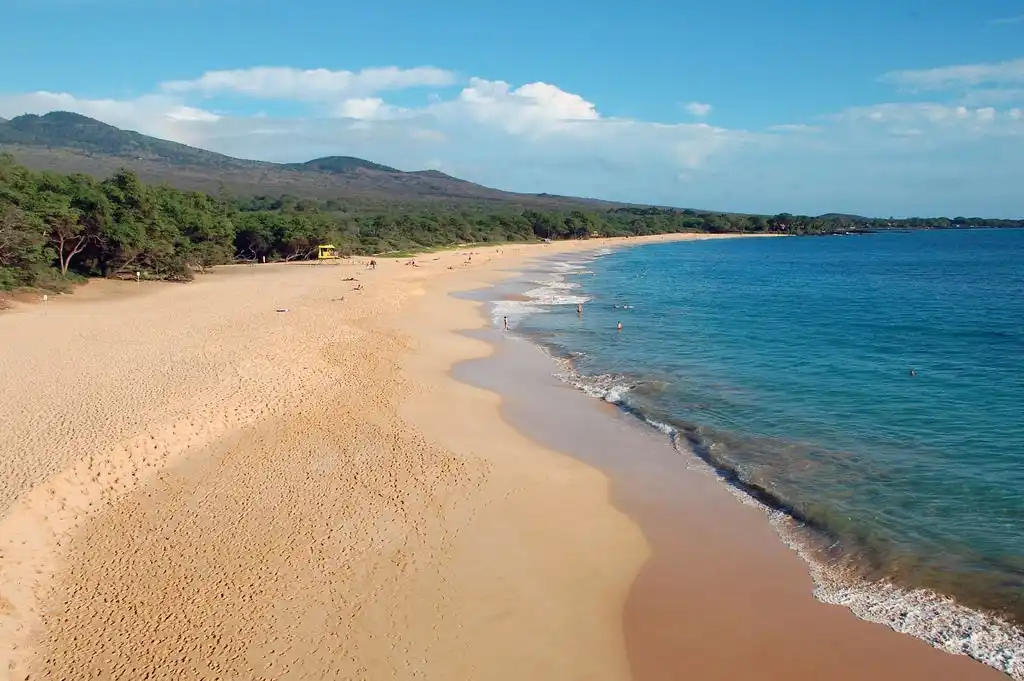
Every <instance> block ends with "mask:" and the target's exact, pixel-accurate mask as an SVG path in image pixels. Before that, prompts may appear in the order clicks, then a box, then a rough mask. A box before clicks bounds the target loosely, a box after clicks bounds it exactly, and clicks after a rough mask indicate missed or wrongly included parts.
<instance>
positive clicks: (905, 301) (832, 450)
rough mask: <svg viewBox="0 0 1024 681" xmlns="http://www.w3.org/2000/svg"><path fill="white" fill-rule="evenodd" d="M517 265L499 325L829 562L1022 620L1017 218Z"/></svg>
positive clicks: (1020, 236) (1023, 268)
mask: <svg viewBox="0 0 1024 681" xmlns="http://www.w3.org/2000/svg"><path fill="white" fill-rule="evenodd" d="M527 279H528V280H532V283H529V284H527V286H526V288H528V289H530V290H529V292H528V294H527V295H528V296H529V297H530V298H531V299H532V302H508V303H504V304H503V307H501V309H500V310H499V311H498V313H499V314H501V315H504V314H508V315H509V316H510V324H511V325H512V326H513V328H514V329H515V330H517V331H519V332H522V333H526V334H528V335H531V336H533V337H534V338H537V339H538V340H540V341H541V342H543V343H545V344H547V345H548V346H549V347H551V348H553V349H555V351H556V352H557V353H558V354H561V355H562V356H566V357H572V365H573V369H574V371H575V372H576V379H577V381H578V382H580V385H582V386H583V387H585V388H586V389H588V390H589V391H591V392H594V393H597V394H601V395H603V396H604V397H605V398H606V399H609V400H610V401H615V402H619V403H620V404H622V405H623V406H624V407H626V408H628V409H630V410H633V411H635V412H637V413H638V414H640V415H642V416H644V417H645V418H647V419H649V420H651V421H653V422H657V423H661V424H667V425H671V426H672V427H673V428H674V429H675V431H676V432H677V433H678V434H679V437H680V440H681V441H682V442H683V443H684V444H685V445H686V448H687V450H688V451H692V452H694V453H696V454H698V455H700V456H701V457H703V458H705V459H706V460H707V461H708V462H710V463H712V464H713V465H714V466H715V467H717V469H718V470H719V472H720V473H721V474H722V475H723V476H724V477H726V478H730V479H732V481H733V482H734V483H735V484H738V485H739V486H740V487H743V488H744V489H746V490H747V491H748V492H751V493H752V494H754V495H755V496H756V497H757V498H759V499H761V500H762V501H764V502H766V503H768V504H769V505H771V506H773V507H774V508H777V509H782V510H784V511H786V512H787V513H789V514H790V515H792V516H793V517H795V518H797V519H799V520H800V521H803V522H805V523H806V524H807V525H808V526H810V527H811V528H813V529H814V530H815V532H816V533H817V534H818V536H820V538H821V540H822V546H823V547H827V549H828V553H829V555H830V556H831V557H832V559H834V560H840V559H841V560H842V561H844V564H847V565H849V564H853V565H855V566H856V568H857V570H858V571H859V573H860V574H861V575H862V576H864V577H866V578H868V579H872V580H878V579H885V580H891V581H893V582H895V583H897V584H900V585H902V586H906V587H927V588H930V589H934V590H937V591H939V592H941V593H943V594H948V595H951V596H954V597H955V598H956V599H957V600H958V601H959V602H961V603H964V604H967V605H969V606H972V607H975V608H979V609H984V610H988V611H996V612H998V613H1000V614H1002V615H1003V616H1004V617H1006V618H1008V619H1010V620H1013V621H1016V622H1018V623H1022V622H1024V326H1022V325H1024V231H1021V230H977V231H927V232H915V233H903V234H877V235H866V236H845V237H808V238H788V239H737V240H719V241H702V242H682V243H681V242H677V243H666V244H657V245H650V246H643V247H637V248H629V249H621V250H616V251H613V252H611V253H606V254H603V255H601V256H600V257H597V258H594V257H592V256H590V257H587V258H577V259H576V260H574V261H562V262H560V263H559V262H556V263H552V264H551V266H550V267H547V268H542V270H541V271H537V272H533V273H530V274H529V275H527ZM580 301H586V302H585V304H584V308H583V314H582V315H578V314H577V312H576V307H575V303H576V302H580ZM618 322H621V323H622V325H623V328H622V330H621V331H617V330H616V324H617V323H618ZM911 370H913V371H914V372H915V373H916V375H912V373H911Z"/></svg>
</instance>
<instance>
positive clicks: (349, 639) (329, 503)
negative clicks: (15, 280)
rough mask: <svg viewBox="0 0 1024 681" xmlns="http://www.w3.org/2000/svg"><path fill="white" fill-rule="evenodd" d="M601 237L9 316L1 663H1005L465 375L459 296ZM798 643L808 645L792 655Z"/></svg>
mask: <svg viewBox="0 0 1024 681" xmlns="http://www.w3.org/2000/svg"><path fill="white" fill-rule="evenodd" d="M652 240H654V241H660V240H664V239H663V238H655V239H652ZM641 241H642V240H632V239H631V240H630V241H629V242H630V243H639V242H641ZM618 244H621V242H614V241H613V242H612V245H618ZM601 245H602V244H601V243H600V242H599V241H596V242H590V243H578V242H577V243H567V244H554V245H551V246H534V247H521V246H505V247H504V248H503V249H502V252H501V253H497V252H496V251H495V250H494V249H480V250H478V251H477V253H476V255H475V256H474V258H473V260H472V263H469V262H468V261H467V260H466V258H465V256H464V255H462V254H460V253H458V252H446V253H440V254H431V255H427V256H423V257H422V258H420V259H418V262H419V263H420V265H421V266H420V267H415V268H414V267H409V266H405V265H403V264H402V262H396V261H392V260H385V259H379V260H378V263H379V266H378V268H377V270H376V271H369V270H367V269H366V268H365V266H364V264H363V263H362V262H359V261H352V262H346V263H344V264H339V265H337V266H315V267H314V266H309V265H305V264H292V265H280V266H277V265H267V266H263V265H260V266H256V267H245V266H239V267H229V268H221V269H218V270H215V271H214V272H213V273H212V274H209V275H204V276H202V277H200V278H199V279H198V280H197V281H196V282H194V283H191V284H187V285H174V284H145V283H144V284H142V285H139V284H135V283H134V282H129V283H119V282H98V283H94V284H90V285H89V286H88V287H87V288H86V289H85V290H84V291H82V293H83V294H84V295H76V296H70V297H67V296H61V297H58V298H55V299H51V300H50V301H49V302H48V303H47V304H46V305H35V306H24V305H21V306H17V307H16V308H15V309H14V310H13V311H9V312H5V313H3V314H2V315H0V347H2V348H3V350H2V351H0V379H2V385H0V390H2V391H3V395H4V396H5V398H4V408H3V409H2V410H0V678H10V679H27V678H31V679H80V678H81V679H84V678H126V679H136V678H152V679H162V678H166V679H171V678H173V679H210V678H233V679H322V678H336V679H405V678H429V679H446V680H447V679H478V678H488V679H524V678H530V679H535V678H536V679H584V678H586V679H626V678H631V677H632V678H637V679H642V678H669V677H671V678H687V677H689V678H702V679H707V678H712V679H713V678H723V679H724V678H737V676H739V677H749V676H754V677H757V678H783V677H785V678H812V677H813V678H829V676H830V675H831V674H832V673H833V672H832V669H834V668H838V667H844V664H848V665H856V664H858V663H859V664H860V665H861V666H855V667H851V668H855V669H857V670H861V675H860V676H857V675H856V674H853V675H848V676H842V675H841V674H840V673H839V672H838V671H837V672H835V674H836V676H837V677H838V678H854V677H855V676H856V677H857V678H863V677H864V675H865V674H866V673H867V672H865V671H864V670H866V669H868V668H867V667H865V666H863V665H865V664H867V661H865V660H856V659H853V658H854V657H856V656H857V655H862V656H864V657H870V658H873V659H876V660H877V662H878V664H877V665H876V666H873V667H871V668H870V673H871V674H872V676H878V677H880V678H902V679H907V678H954V676H955V678H960V679H973V678H983V676H981V675H982V674H988V673H989V671H990V670H986V669H985V668H983V667H981V665H976V664H974V663H970V662H969V661H966V660H963V659H958V658H953V657H950V656H946V655H942V654H941V653H938V652H937V651H934V650H931V649H929V648H927V646H925V645H924V644H921V643H919V642H917V641H914V640H913V639H909V638H907V637H902V636H898V635H896V634H893V633H891V632H888V631H886V630H884V629H883V628H881V627H877V626H876V625H869V624H866V623H863V622H859V621H857V620H855V619H853V618H852V616H851V615H849V614H848V613H846V612H845V611H842V610H840V609H838V608H830V607H829V606H824V605H821V604H818V603H815V602H814V601H813V599H811V597H810V580H809V578H808V577H807V575H806V569H803V568H801V567H800V566H799V564H798V559H797V558H796V557H795V556H790V555H789V554H788V553H787V552H786V551H785V550H784V549H782V547H781V546H780V545H778V543H777V540H775V539H774V536H773V535H772V534H771V530H770V529H769V528H768V527H767V524H766V523H764V522H763V519H762V518H757V517H756V516H755V515H752V513H753V512H751V513H750V514H746V510H744V509H743V507H742V506H740V505H739V504H737V503H736V502H734V501H733V500H732V499H731V498H728V496H727V495H725V496H723V493H720V492H718V491H712V490H717V489H718V488H715V487H714V486H713V485H709V486H706V487H700V486H699V485H698V484H697V483H695V482H693V481H692V480H691V479H690V478H689V477H687V478H685V479H684V478H682V477H680V478H679V479H678V480H673V479H669V478H665V479H664V480H658V479H653V482H657V483H658V485H655V486H652V487H645V486H644V485H646V484H648V483H646V482H645V483H644V485H640V484H639V483H638V484H637V486H636V487H635V488H633V489H635V498H633V497H631V496H630V495H629V494H627V491H628V490H629V489H631V488H630V487H629V486H627V485H623V484H622V483H621V481H620V478H621V479H622V480H628V479H633V478H634V477H635V479H636V480H638V481H640V480H648V478H651V476H645V475H643V472H644V471H645V470H648V469H647V468H646V467H645V466H634V465H633V464H631V465H630V466H626V467H622V468H615V467H614V466H615V465H616V464H615V462H616V461H619V455H620V454H621V451H620V450H618V449H616V448H615V447H614V446H608V445H614V444H615V441H614V440H609V441H607V442H604V441H601V440H599V439H596V436H597V434H598V433H600V432H602V431H600V430H595V431H594V432H593V433H590V432H587V433H584V434H583V435H582V436H581V437H576V438H570V440H571V441H567V442H565V443H560V442H546V441H545V440H544V438H543V437H537V433H536V432H534V427H535V426H536V425H537V424H540V423H542V422H544V418H548V417H551V416H557V415H558V412H552V413H546V414H541V413H539V412H538V411H537V408H538V407H539V406H540V405H542V404H545V402H544V399H545V398H544V397H543V394H544V391H543V390H540V391H538V392H537V394H536V398H535V399H536V400H537V401H536V402H534V401H533V399H534V398H531V401H530V404H531V405H532V407H531V408H532V409H533V411H531V412H530V413H529V417H528V418H526V419H525V420H523V419H521V418H520V417H517V416H515V415H514V414H512V415H509V414H508V413H506V416H507V417H508V420H505V419H503V418H502V416H501V413H502V412H501V410H502V409H505V408H507V407H508V405H511V404H513V401H509V400H505V399H503V398H502V397H500V396H499V395H498V394H496V393H495V392H493V391H488V390H483V389H481V388H479V387H473V386H471V385H469V384H467V383H464V382H461V381H457V380H455V379H453V378H452V377H451V376H450V375H449V371H450V369H451V367H452V366H454V365H455V364H457V363H458V362H462V361H465V360H468V359H473V358H482V357H485V356H487V355H489V354H490V353H491V351H492V348H491V346H490V345H489V344H488V343H486V342H484V341H482V340H479V339H473V338H469V337H466V336H464V335H461V334H459V333H458V331H460V330H463V329H473V328H480V327H482V326H483V325H484V323H485V322H484V320H483V318H482V317H481V315H480V312H479V310H478V306H477V305H475V304H474V303H472V302H471V301H467V300H462V299H458V298H455V297H453V296H452V295H451V293H453V292H456V291H465V290H470V289H476V288H480V287H481V286H486V285H489V284H493V283H495V282H497V281H499V280H501V279H503V278H506V277H508V276H510V274H511V272H512V271H513V270H515V269H516V268H520V267H522V265H523V263H524V262H525V261H526V259H528V258H530V257H534V256H539V255H546V254H549V253H555V252H561V251H565V250H572V249H580V248H594V247H599V246H601ZM449 267H450V268H451V269H448V268H449ZM348 277H355V278H357V279H358V280H359V281H358V283H360V284H362V285H363V286H364V289H363V290H361V291H356V290H354V289H355V285H356V283H357V282H350V281H344V279H345V278H348ZM279 310H281V311H279ZM561 391H562V394H565V393H566V392H569V393H571V391H568V389H566V388H564V387H562V388H561ZM572 394H575V393H572ZM580 397H582V396H580ZM551 406H552V408H553V409H563V408H569V409H572V407H566V405H564V404H562V403H561V402H559V403H557V404H553V405H551ZM586 410H587V413H591V414H593V415H595V416H599V417H600V419H599V421H600V422H601V423H605V424H615V423H621V421H616V419H615V417H614V415H613V414H600V413H599V412H597V411H595V410H594V409H593V405H592V404H590V403H587V405H586ZM581 413H582V412H581ZM542 417H544V418H542ZM606 417H607V418H606ZM562 418H570V416H568V415H564V416H562ZM572 418H574V417H572ZM509 423H512V424H513V425H522V426H525V430H521V429H519V428H514V427H513V426H512V425H509ZM596 423H597V422H595V424H596ZM595 427H596V425H595ZM547 432H549V433H558V432H560V431H559V429H557V428H552V429H548V431H547ZM635 434H636V433H635V431H634V432H633V435H635ZM528 436H529V437H528ZM630 437H632V435H630ZM587 438H589V439H587ZM573 442H576V443H579V442H588V443H591V444H593V445H595V446H596V445H601V446H599V447H596V448H591V447H588V448H587V449H588V452H589V454H587V456H593V455H594V452H599V453H603V455H604V458H603V459H602V461H603V463H602V461H598V460H595V459H588V458H585V457H584V456H583V455H582V454H580V453H579V452H576V451H575V450H574V449H573ZM650 442H652V443H653V441H650ZM562 444H564V445H565V447H564V451H565V452H566V453H562V452H561V451H558V450H559V449H562V446H561V445H562ZM628 446H633V445H628ZM645 446H646V445H645ZM651 446H652V447H654V449H652V450H651V451H652V453H653V452H654V451H659V452H660V451H661V450H660V449H659V448H658V447H660V445H658V447H655V446H654V444H652V445H651ZM638 451H639V450H638ZM567 454H571V455H579V458H575V457H573V456H568V455H567ZM613 455H614V456H613ZM634 460H635V462H639V461H642V460H644V459H642V458H636V457H634ZM653 460H654V459H652V461H653ZM592 464H598V465H600V466H603V467H604V468H605V470H606V471H607V472H609V473H611V474H612V476H613V479H614V480H615V487H614V495H615V500H616V505H613V504H612V503H611V500H610V496H609V495H610V493H611V492H610V485H609V478H608V476H607V475H606V474H605V473H603V472H602V471H601V470H598V468H596V467H595V466H594V465H592ZM658 465H660V463H659V464H658ZM650 470H657V467H655V468H651V469H650ZM655 477H656V476H655ZM677 482H678V483H679V484H686V485H691V486H692V487H693V491H689V490H690V488H689V487H687V488H686V489H687V490H688V495H687V496H688V504H690V505H689V506H687V507H679V508H677V507H674V506H671V505H670V504H669V501H670V500H673V499H676V497H677V496H678V489H681V488H677V487H675V485H676V483H677ZM708 482H710V481H708ZM652 484H653V483H652ZM631 498H632V499H633V501H630V499H631ZM719 505H720V506H721V508H719ZM711 508H714V512H709V509H711ZM620 509H622V510H620ZM623 510H625V511H626V512H627V513H628V514H629V515H627V514H626V513H623V512H622V511H623ZM679 513H682V514H683V515H677V514H679ZM730 513H731V514H732V515H729V514H730ZM744 514H746V515H744ZM680 528H682V529H683V530H684V531H683V532H680V531H679V530H680ZM681 536H682V537H683V538H685V539H686V541H681V540H680V537H681ZM667 538H668V539H667ZM671 538H674V540H675V541H676V543H675V544H671V542H670V541H669V539H671ZM672 546H675V547H676V548H677V549H678V551H680V552H681V553H679V554H674V553H672V550H671V547H672ZM651 548H653V549H654V552H653V554H651V553H650V549H651ZM651 556H653V557H652V559H651V560H650V561H648V558H649V557H651ZM723 556H724V557H725V558H724V559H723ZM737 557H739V559H740V560H739V561H738V562H737V561H736V560H735V559H736V558H737ZM787 561H788V562H787ZM680 562H682V563H687V564H690V563H692V564H693V565H690V566H689V567H688V569H687V570H686V571H682V570H681V569H680ZM759 576H767V577H768V578H769V582H768V583H767V584H766V583H765V582H764V581H759V579H760V577H759ZM681 577H685V578H686V579H683V578H681ZM694 578H700V579H698V581H696V582H695V581H693V579H694ZM701 580H703V581H701ZM729 580H731V581H729ZM751 585H753V586H751ZM764 591H767V592H768V594H765V593H763V592H764ZM734 592H735V593H734ZM758 596H759V597H760V598H762V599H765V598H768V599H769V600H762V601H758V600H756V597H758ZM769 597H770V598H769ZM624 613H625V615H624ZM780 613H784V614H781V615H780ZM780 618H781V619H780ZM844 618H845V619H844ZM847 620H849V621H848V622H847ZM624 621H625V623H626V626H625V627H623V622H624ZM844 622H846V623H845V624H844ZM844 627H846V628H844ZM782 629H784V630H786V631H790V632H791V633H790V634H789V635H787V636H783V634H782V632H781V631H779V630H782ZM812 632H813V633H812ZM873 632H874V633H873ZM800 635H802V640H804V641H807V640H812V641H813V642H814V643H815V644H816V647H814V648H809V647H808V646H805V647H804V648H801V649H800V650H797V649H796V647H795V646H791V647H789V648H785V647H783V650H785V651H786V652H787V654H791V655H793V656H796V658H797V659H796V660H790V661H789V662H787V661H786V660H787V659H788V658H784V656H783V655H781V654H778V653H775V652H772V650H769V649H768V648H770V647H773V646H781V645H782V643H786V642H790V643H791V642H793V641H795V640H796V639H797V638H798V637H799V636H800ZM846 639H850V640H849V641H847V640H846ZM780 641H781V642H782V643H780ZM673 646H675V648H672V647H673ZM745 646H750V648H749V649H745V650H739V652H737V650H738V649H739V648H743V647H745ZM868 648H870V649H871V653H870V655H868V654H867V652H865V651H867V650H868ZM831 649H835V650H836V651H838V652H837V653H836V654H835V655H836V657H837V659H838V660H840V661H845V662H844V663H843V664H840V663H839V662H836V663H835V664H833V666H827V665H826V666H822V665H825V662H823V660H825V659H827V658H829V657H830V654H829V653H828V651H829V650H831ZM759 650H760V651H762V652H763V655H758V654H756V653H755V652H752V651H759ZM822 651H826V652H822ZM814 660H817V662H813V661H814ZM741 661H742V664H741V663H740V662H741ZM844 668H845V667H844ZM822 670H824V671H822ZM811 671H813V672H814V675H813V676H812V675H811ZM818 672H821V673H818ZM659 674H660V675H661V676H659ZM951 675H954V676H951ZM984 678H992V676H991V675H989V676H985V677H984Z"/></svg>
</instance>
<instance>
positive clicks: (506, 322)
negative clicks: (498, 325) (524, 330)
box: [505, 316, 508, 331]
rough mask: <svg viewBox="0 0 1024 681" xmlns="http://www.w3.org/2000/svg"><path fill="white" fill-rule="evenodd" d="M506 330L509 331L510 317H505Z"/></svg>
mask: <svg viewBox="0 0 1024 681" xmlns="http://www.w3.org/2000/svg"><path fill="white" fill-rule="evenodd" d="M505 330H506V331H508V317H507V316H506V317H505Z"/></svg>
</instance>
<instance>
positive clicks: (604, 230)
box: [0, 154, 1024, 290]
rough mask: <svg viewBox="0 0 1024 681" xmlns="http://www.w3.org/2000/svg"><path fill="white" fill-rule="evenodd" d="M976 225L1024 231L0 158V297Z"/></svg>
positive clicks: (961, 222) (958, 221)
mask: <svg viewBox="0 0 1024 681" xmlns="http://www.w3.org/2000/svg"><path fill="white" fill-rule="evenodd" d="M980 225H988V226H1024V221H1010V220H988V221H986V220H982V219H981V218H963V217H958V218H953V219H948V218H933V219H927V220H926V219H917V218H915V219H911V220H891V219H890V220H879V219H869V218H862V217H859V216H848V215H826V216H819V217H809V216H799V215H790V214H787V213H783V214H779V215H774V216H761V215H740V214H730V213H711V212H705V211H695V210H689V209H685V210H684V209H674V208H656V207H618V208H612V209H608V210H592V211H588V210H564V211H559V210H536V209H523V208H522V207H514V206H509V207H507V208H506V207H497V208H496V207H495V206H494V205H488V206H486V207H484V206H481V207H475V206H472V205H466V204H462V205H451V206H438V205H437V204H436V203H435V204H425V205H422V206H417V205H410V204H395V205H392V206H388V205H386V204H383V205H373V206H366V205H363V204H356V203H350V202H346V201H344V200H333V199H331V200H326V201H321V200H314V199H299V198H295V197H291V196H281V197H268V196H263V197H255V198H244V199H240V198H236V197H233V196H230V195H228V194H227V193H223V194H222V195H218V196H213V195H210V194H207V193H202V192H194V191H182V190H179V189H174V188H172V187H170V186H167V185H151V184H146V183H144V182H142V181H140V180H139V178H138V177H137V176H136V175H135V174H134V173H133V172H131V171H129V170H123V169H122V170H119V171H117V172H115V173H114V174H113V175H112V176H110V177H108V178H106V179H103V180H96V179H94V178H92V177H90V176H88V175H82V174H71V175H63V174H59V173H54V172H50V171H33V170H29V169H27V168H25V167H23V166H21V165H19V164H18V163H17V162H16V161H15V159H14V157H13V156H11V155H9V154H7V155H0V289H8V290H9V289H16V288H25V287H34V288H40V289H48V290H62V289H66V288H67V287H68V285H69V283H70V282H73V281H76V280H79V279H80V278H82V277H131V278H134V277H135V273H136V272H139V273H141V276H143V277H145V278H150V279H165V280H178V281H187V280H190V279H192V278H193V277H194V276H195V273H196V272H201V271H203V270H204V269H206V268H208V267H211V266H214V265H221V264H226V263H232V262H244V261H249V262H256V261H263V260H264V259H265V260H266V261H268V262H270V261H282V260H285V261H286V260H299V259H306V258H310V257H315V252H316V246H317V245H319V244H322V243H333V244H334V245H336V246H337V247H338V249H339V251H340V252H341V253H342V254H344V255H371V254H374V255H389V254H393V255H399V254H403V253H408V252H415V251H423V250H427V249H434V248H442V247H448V246H455V245H461V244H474V243H507V242H529V241H536V240H540V239H552V240H556V239H586V238H590V237H597V236H634V235H647V234H661V233H671V232H712V233H727V232H732V233H741V232H754V233H757V232H762V233H763V232H777V233H784V234H796V235H808V234H829V233H837V232H857V231H871V230H878V229H899V228H904V229H907V228H910V229H913V228H925V227H939V228H942V227H953V226H959V227H967V226H980Z"/></svg>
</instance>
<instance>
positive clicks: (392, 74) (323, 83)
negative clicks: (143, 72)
mask: <svg viewBox="0 0 1024 681" xmlns="http://www.w3.org/2000/svg"><path fill="white" fill-rule="evenodd" d="M455 81H456V76H455V74H454V73H452V72H451V71H446V70H444V69H438V68H434V67H432V66H421V67H416V68H411V69H401V68H398V67H395V66H387V67H383V68H370V69H363V70H361V71H330V70H328V69H295V68H289V67H280V66H258V67H255V68H250V69H235V70H230V71H207V72H206V73H204V74H203V75H201V76H200V77H198V78H195V79H193V80H173V81H168V82H166V83H163V84H162V85H161V89H163V90H164V91H165V92H171V93H190V92H198V93H201V94H204V95H218V94H225V93H227V94H237V95H244V96H247V97H253V98H258V99H288V100H298V101H313V102H316V101H331V100H335V99H338V98H339V97H354V96H365V95H370V94H374V93H377V92H384V91H388V90H404V89H407V88H412V87H444V86H447V85H451V84H453V83H454V82H455Z"/></svg>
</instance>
